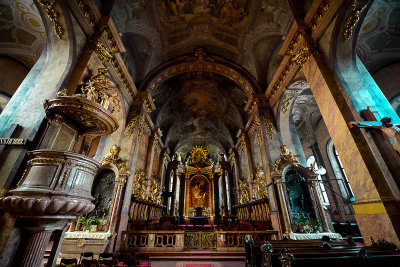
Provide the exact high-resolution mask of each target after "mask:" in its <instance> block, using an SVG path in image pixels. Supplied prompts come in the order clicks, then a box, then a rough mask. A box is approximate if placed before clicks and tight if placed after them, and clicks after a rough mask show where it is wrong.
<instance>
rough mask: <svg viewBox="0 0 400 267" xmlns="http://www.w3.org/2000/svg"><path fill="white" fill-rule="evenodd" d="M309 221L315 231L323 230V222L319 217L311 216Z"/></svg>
mask: <svg viewBox="0 0 400 267" xmlns="http://www.w3.org/2000/svg"><path fill="white" fill-rule="evenodd" d="M309 222H310V226H311V227H312V230H313V232H315V233H319V232H321V231H323V230H322V225H321V222H320V221H319V220H318V219H316V218H310V219H309Z"/></svg>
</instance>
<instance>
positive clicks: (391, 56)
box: [357, 0, 400, 73]
mask: <svg viewBox="0 0 400 267" xmlns="http://www.w3.org/2000/svg"><path fill="white" fill-rule="evenodd" d="M357 54H358V56H359V57H360V59H361V61H362V62H363V63H364V65H365V66H366V68H367V69H368V70H369V71H370V72H371V73H375V72H376V71H377V70H379V68H381V67H383V66H385V65H388V64H390V63H394V62H396V61H399V60H400V0H375V1H374V2H373V3H372V5H371V7H370V9H369V10H368V13H367V16H366V17H365V19H364V21H363V23H362V25H361V28H360V32H359V35H358V40H357Z"/></svg>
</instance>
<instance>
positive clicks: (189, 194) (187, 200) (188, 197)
mask: <svg viewBox="0 0 400 267" xmlns="http://www.w3.org/2000/svg"><path fill="white" fill-rule="evenodd" d="M197 177H203V178H204V179H205V180H206V181H207V183H208V186H207V202H208V208H209V209H210V218H211V219H213V218H214V207H213V199H212V198H213V190H212V183H213V179H211V178H210V177H207V176H206V175H204V174H201V173H198V174H194V175H192V176H191V177H189V179H188V183H186V192H187V193H186V196H185V219H187V218H188V217H189V208H190V205H191V204H192V201H191V200H192V190H191V189H192V186H194V185H192V182H193V181H195V180H197V179H196V178H197ZM193 208H194V207H193Z"/></svg>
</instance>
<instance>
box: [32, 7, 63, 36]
mask: <svg viewBox="0 0 400 267" xmlns="http://www.w3.org/2000/svg"><path fill="white" fill-rule="evenodd" d="M38 2H39V3H40V4H41V5H42V6H44V7H46V14H47V17H48V18H49V20H51V21H52V22H53V24H54V32H55V33H56V35H57V36H58V38H60V39H61V37H62V35H63V32H64V29H63V28H62V27H61V24H60V22H59V21H58V20H59V14H58V11H57V9H56V8H55V5H56V0H49V2H47V3H45V2H44V1H43V0H38Z"/></svg>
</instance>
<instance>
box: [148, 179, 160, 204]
mask: <svg viewBox="0 0 400 267" xmlns="http://www.w3.org/2000/svg"><path fill="white" fill-rule="evenodd" d="M150 198H151V200H152V201H153V202H154V203H156V204H158V205H160V204H161V186H160V183H159V182H157V180H155V179H152V180H151V183H150V189H149V199H150Z"/></svg>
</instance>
